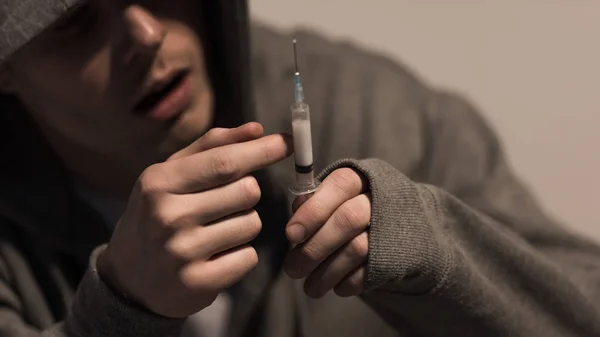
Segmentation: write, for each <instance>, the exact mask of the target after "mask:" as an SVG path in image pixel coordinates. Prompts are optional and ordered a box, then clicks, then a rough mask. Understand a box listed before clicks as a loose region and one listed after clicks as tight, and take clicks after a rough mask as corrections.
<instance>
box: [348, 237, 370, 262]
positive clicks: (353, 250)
mask: <svg viewBox="0 0 600 337" xmlns="http://www.w3.org/2000/svg"><path fill="white" fill-rule="evenodd" d="M348 253H349V255H350V256H351V258H352V259H354V260H363V259H365V258H367V256H368V255H369V238H368V236H367V235H366V233H365V234H361V235H359V236H357V237H355V238H354V240H352V241H350V244H349V246H348Z"/></svg>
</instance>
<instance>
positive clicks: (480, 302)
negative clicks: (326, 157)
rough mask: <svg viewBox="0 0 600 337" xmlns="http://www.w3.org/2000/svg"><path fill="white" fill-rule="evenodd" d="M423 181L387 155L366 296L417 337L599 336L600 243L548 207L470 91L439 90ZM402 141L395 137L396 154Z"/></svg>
mask: <svg viewBox="0 0 600 337" xmlns="http://www.w3.org/2000/svg"><path fill="white" fill-rule="evenodd" d="M423 114H424V116H425V118H423V120H426V121H427V123H426V125H425V126H424V129H425V130H426V132H425V134H427V135H430V137H428V139H426V140H425V141H424V142H425V143H427V151H426V152H427V153H426V155H425V156H423V158H422V161H423V163H422V164H421V169H422V171H423V172H424V173H422V174H421V177H420V179H419V182H416V181H413V180H411V179H409V178H408V177H407V176H406V175H404V174H403V173H402V172H400V171H399V170H398V169H396V168H395V167H394V166H392V165H391V164H389V163H388V161H383V160H379V159H364V160H351V159H348V160H340V161H338V162H336V163H334V164H332V165H330V166H329V167H328V168H326V169H325V171H324V172H323V173H322V174H321V176H320V178H321V179H323V178H324V177H325V176H326V175H327V174H329V173H330V172H332V171H333V170H335V169H337V168H340V167H344V166H348V167H354V168H356V169H357V170H359V171H360V172H362V173H363V174H364V175H365V176H366V177H368V180H369V182H370V187H371V192H372V219H371V230H370V239H369V250H370V252H369V260H368V271H367V277H366V280H365V289H366V291H365V294H364V295H363V296H362V297H363V299H364V300H365V301H366V302H367V303H368V304H369V305H370V306H372V307H373V308H374V309H375V310H376V311H377V312H378V313H379V314H380V315H381V316H382V317H383V318H384V319H385V320H386V321H387V322H388V323H389V324H390V325H392V326H394V327H395V328H396V329H397V330H398V331H401V332H403V333H405V334H406V335H409V336H431V337H442V336H448V337H449V336H600V247H599V246H598V245H596V244H595V243H594V242H591V241H590V240H587V239H586V238H583V237H580V236H578V235H576V234H574V233H571V232H569V231H568V230H566V229H565V228H563V227H561V226H560V225H558V224H557V223H555V222H554V221H552V220H551V219H549V218H548V217H547V216H546V215H545V214H544V213H543V211H542V210H541V209H540V208H539V207H538V205H537V203H536V201H535V200H534V198H533V197H532V196H531V194H530V193H529V192H528V191H527V189H526V188H525V187H524V186H523V184H522V183H521V182H519V180H518V179H517V178H516V177H515V176H514V174H513V173H512V172H511V170H510V169H509V167H508V165H507V163H506V160H505V158H504V156H503V154H502V150H501V147H500V145H499V143H498V141H497V139H496V137H495V136H494V132H493V131H492V130H491V128H489V127H488V126H487V124H486V123H485V121H484V120H483V118H482V117H481V116H480V115H479V114H478V113H477V111H476V110H475V109H474V108H473V107H472V106H471V105H470V104H469V103H468V102H466V101H465V100H464V99H461V98H459V97H457V96H455V95H452V94H447V93H438V92H436V93H432V94H431V99H429V100H428V102H427V104H425V108H424V110H423ZM398 145H399V144H390V151H392V149H393V148H394V147H395V146H398Z"/></svg>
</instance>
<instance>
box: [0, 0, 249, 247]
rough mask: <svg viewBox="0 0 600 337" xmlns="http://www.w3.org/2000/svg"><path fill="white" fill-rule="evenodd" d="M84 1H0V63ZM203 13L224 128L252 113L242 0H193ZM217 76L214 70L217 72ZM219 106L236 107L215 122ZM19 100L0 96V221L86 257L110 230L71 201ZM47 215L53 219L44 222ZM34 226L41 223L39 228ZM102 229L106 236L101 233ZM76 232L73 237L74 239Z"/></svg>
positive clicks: (61, 175) (56, 166) (209, 64)
mask: <svg viewBox="0 0 600 337" xmlns="http://www.w3.org/2000/svg"><path fill="white" fill-rule="evenodd" d="M84 1H85V0H0V67H1V66H2V63H3V62H5V61H6V60H7V59H9V58H10V57H12V56H15V55H17V56H18V52H19V49H21V48H22V47H24V46H25V45H26V44H27V43H29V42H30V41H32V40H33V39H35V38H36V36H38V35H39V34H40V33H41V32H43V31H44V29H46V28H47V27H49V26H50V25H52V24H53V23H54V22H55V21H56V20H57V19H59V18H60V17H61V16H62V15H64V14H66V13H68V12H69V11H71V10H73V9H75V8H76V7H77V6H78V5H80V4H81V3H83V2H84ZM198 1H201V2H202V10H203V11H205V13H211V15H207V16H206V20H209V22H207V27H206V30H207V31H206V32H203V33H204V36H203V40H204V41H203V42H204V45H205V46H206V47H207V48H205V50H206V51H207V52H208V53H207V55H205V56H206V61H207V68H208V71H209V77H210V80H211V82H212V85H213V89H214V95H215V109H216V111H215V123H217V124H218V125H219V126H224V127H230V126H233V125H239V124H240V123H243V122H244V121H246V120H250V119H252V118H253V115H254V114H253V111H252V110H253V104H252V93H251V91H250V83H251V78H250V66H249V65H250V46H249V42H250V41H249V14H248V9H247V3H246V1H245V0H220V1H214V0H198ZM217 74H218V75H217ZM219 111H239V112H241V113H240V114H238V116H239V120H228V121H227V122H225V121H224V120H220V118H219V116H222V115H224V114H222V113H219ZM46 146H47V145H45V142H44V140H43V139H42V138H41V137H40V136H39V133H38V132H36V129H35V127H33V123H31V121H30V120H29V119H28V118H27V114H25V113H23V111H22V110H21V108H20V106H19V104H18V102H17V101H16V100H15V99H14V98H12V97H9V96H0V221H2V222H3V223H4V222H6V221H8V223H11V224H15V225H16V226H19V227H23V226H25V227H26V229H27V232H29V233H33V234H36V236H41V237H43V238H44V240H47V241H49V242H50V243H52V244H53V245H56V246H59V247H62V248H63V249H66V250H69V251H71V252H72V253H75V255H78V256H83V257H86V256H87V255H88V254H89V252H90V251H91V249H93V247H95V246H96V245H97V244H99V243H101V242H103V241H102V240H105V239H106V237H107V235H108V233H105V232H106V229H105V227H104V226H103V225H102V224H100V225H98V224H96V225H92V223H93V222H94V221H96V222H97V220H94V219H92V218H91V217H89V215H88V216H87V217H86V214H88V213H89V212H87V211H90V210H89V208H88V209H87V210H86V206H85V205H83V203H82V202H79V203H78V202H77V200H75V197H74V196H73V193H72V191H71V189H70V184H68V183H65V182H68V177H67V174H66V172H65V171H64V170H63V168H62V166H61V164H60V161H59V160H58V159H57V158H56V157H55V156H54V155H53V154H52V152H51V151H50V150H49V148H47V147H46ZM48 219H51V220H50V221H51V223H48V221H49V220H48ZM40 224H43V225H41V226H40ZM101 234H105V235H101ZM74 238H76V240H74Z"/></svg>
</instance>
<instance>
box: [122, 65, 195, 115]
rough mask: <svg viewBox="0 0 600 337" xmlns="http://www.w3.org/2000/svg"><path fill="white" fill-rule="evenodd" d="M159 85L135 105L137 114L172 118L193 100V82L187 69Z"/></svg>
mask: <svg viewBox="0 0 600 337" xmlns="http://www.w3.org/2000/svg"><path fill="white" fill-rule="evenodd" d="M158 87H159V88H158V89H155V90H153V92H152V93H150V94H148V95H146V96H145V97H144V98H143V99H142V100H141V101H140V102H139V103H137V104H136V105H135V107H134V109H133V111H134V112H135V113H136V114H138V115H141V116H144V117H147V118H151V119H156V120H167V119H172V118H174V117H175V116H176V115H177V114H179V113H180V112H182V110H183V109H185V107H186V106H188V105H189V104H190V102H191V99H192V83H191V78H190V75H189V72H187V71H180V72H177V73H175V74H174V76H172V77H171V79H170V80H169V81H167V82H165V83H164V84H162V85H158Z"/></svg>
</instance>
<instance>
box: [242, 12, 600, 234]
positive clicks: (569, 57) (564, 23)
mask: <svg viewBox="0 0 600 337" xmlns="http://www.w3.org/2000/svg"><path fill="white" fill-rule="evenodd" d="M250 1H251V7H252V11H253V14H254V16H255V17H256V18H258V19H260V20H261V21H263V22H267V23H271V24H273V25H275V26H277V27H282V28H290V27H293V26H296V25H303V26H308V27H311V28H319V29H321V30H322V31H323V32H325V33H326V34H327V35H329V36H331V37H335V38H344V39H350V40H353V41H355V42H358V43H360V44H361V45H363V46H365V47H369V48H371V49H374V50H379V51H383V52H385V53H387V54H388V55H391V56H393V57H395V58H396V59H397V60H400V61H402V62H403V63H404V64H406V65H408V66H410V67H411V68H412V69H413V70H415V71H416V72H417V74H419V75H420V76H421V77H422V78H424V79H425V80H426V81H428V82H429V83H430V84H432V85H435V86H441V87H448V88H453V89H456V90H459V91H460V92H461V93H463V94H466V95H467V97H468V98H470V99H471V101H472V102H474V103H475V104H476V105H477V106H478V107H479V108H480V109H481V111H482V112H483V113H484V114H485V115H486V117H487V118H488V120H490V121H491V122H492V124H493V125H494V126H495V127H496V129H497V131H498V133H499V135H500V137H501V139H502V140H503V143H504V145H505V149H506V152H507V153H508V156H509V159H510V161H511V164H512V166H513V168H515V170H516V172H517V173H518V174H519V175H520V176H521V177H522V178H523V179H524V180H525V181H526V183H527V184H528V185H529V186H530V187H531V188H532V189H533V191H534V193H535V194H536V195H537V197H538V199H539V200H540V201H541V203H542V205H543V207H544V208H545V209H546V210H547V211H548V212H549V213H550V214H552V215H553V216H555V217H556V218H558V219H559V220H560V221H562V222H563V223H565V224H567V225H569V226H571V227H572V228H574V229H576V230H577V231H579V232H583V233H587V234H589V235H592V236H594V237H595V238H597V239H599V240H600V212H599V211H598V208H600V202H599V201H600V196H599V194H600V179H598V175H599V174H600V155H599V154H598V150H597V146H598V144H600V132H599V131H598V130H597V129H598V125H599V124H600V109H599V107H600V95H599V94H598V93H599V90H600V66H599V65H598V62H599V61H600V42H599V38H598V36H599V34H600V2H598V1H566V0H565V1H543V2H542V1H516V0H511V1H500V0H496V1H452V0H450V1H449V0H437V1H435V0H424V1H419V2H417V1H401V0H360V1H352V0H297V1H291V0H250ZM299 43H301V42H299ZM315 113H317V112H315Z"/></svg>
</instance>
